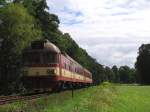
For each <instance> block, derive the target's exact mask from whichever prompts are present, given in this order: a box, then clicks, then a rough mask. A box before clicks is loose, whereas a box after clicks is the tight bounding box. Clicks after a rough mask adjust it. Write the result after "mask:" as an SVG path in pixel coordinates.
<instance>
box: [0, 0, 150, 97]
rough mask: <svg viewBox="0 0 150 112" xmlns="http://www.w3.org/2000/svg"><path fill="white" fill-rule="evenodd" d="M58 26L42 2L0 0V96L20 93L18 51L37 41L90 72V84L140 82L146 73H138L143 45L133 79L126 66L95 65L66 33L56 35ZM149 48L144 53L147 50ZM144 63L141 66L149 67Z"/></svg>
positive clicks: (53, 15) (39, 0)
mask: <svg viewBox="0 0 150 112" xmlns="http://www.w3.org/2000/svg"><path fill="white" fill-rule="evenodd" d="M59 24H60V21H59V18H58V16H57V15H55V14H52V13H50V10H49V7H48V6H47V3H46V0H13V1H12V0H10V1H9V0H0V88H1V89H0V94H4V93H5V94H11V93H16V92H19V91H21V90H22V88H23V87H22V83H21V80H20V79H21V76H22V73H21V68H22V51H23V49H24V48H25V47H26V46H28V45H29V44H30V43H31V42H32V41H34V40H37V39H48V40H50V41H51V42H52V43H54V44H55V45H57V46H58V47H59V48H60V49H61V51H62V52H66V53H67V54H68V55H70V56H71V57H72V58H73V59H75V60H76V61H77V62H79V63H80V64H81V65H82V66H84V67H85V68H87V69H88V70H90V71H91V72H92V74H93V80H94V84H99V83H101V82H103V81H110V82H114V83H136V82H139V81H141V80H140V79H142V78H140V74H141V73H143V70H145V69H146V68H143V69H140V66H142V64H144V62H143V63H142V64H140V61H141V58H142V57H144V56H145V55H144V54H143V52H146V51H144V50H143V49H144V48H143V46H144V45H143V46H142V47H141V48H140V50H139V55H140V54H141V55H142V56H139V57H138V58H137V63H136V68H137V69H138V70H137V71H138V75H136V74H137V73H136V70H135V69H133V68H130V67H128V66H121V67H119V68H118V67H117V66H113V67H112V68H110V67H108V66H104V65H102V64H99V63H98V62H97V61H96V59H94V58H92V57H91V56H90V55H88V53H87V52H86V50H84V49H82V48H81V47H80V46H79V45H78V44H77V43H76V42H75V41H74V40H73V39H72V37H71V36H70V35H69V33H63V32H62V31H60V30H59ZM149 46H150V45H148V49H150V47H149ZM147 53H149V50H148V51H147ZM147 57H150V55H149V54H148V55H146V56H145V58H147ZM139 60H140V61H139ZM148 62H149V61H146V62H145V63H147V65H148V66H149V63H148ZM146 70H147V71H148V70H149V69H146ZM146 76H147V75H144V76H143V77H146ZM146 79H147V77H146ZM143 80H144V78H143ZM143 80H142V81H143ZM142 81H141V82H142ZM145 81H146V80H145ZM149 81H150V80H148V81H147V83H148V82H149Z"/></svg>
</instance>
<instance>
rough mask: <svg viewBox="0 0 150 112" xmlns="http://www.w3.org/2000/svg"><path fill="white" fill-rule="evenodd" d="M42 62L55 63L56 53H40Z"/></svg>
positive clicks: (56, 60)
mask: <svg viewBox="0 0 150 112" xmlns="http://www.w3.org/2000/svg"><path fill="white" fill-rule="evenodd" d="M42 55H43V56H42V57H43V63H57V62H58V59H57V54H56V53H52V52H44V53H42Z"/></svg>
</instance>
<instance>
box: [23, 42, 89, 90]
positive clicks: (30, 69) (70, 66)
mask: <svg viewBox="0 0 150 112" xmlns="http://www.w3.org/2000/svg"><path fill="white" fill-rule="evenodd" d="M23 62H24V68H23V83H24V85H25V87H26V88H28V89H32V90H49V89H55V90H56V89H58V88H62V87H71V86H72V85H73V86H88V85H90V84H92V74H91V73H90V72H89V71H88V70H87V69H85V68H84V67H82V66H81V65H80V64H79V63H77V62H76V61H75V60H73V59H72V58H71V57H70V56H68V55H67V54H65V53H62V52H61V51H60V50H59V48H58V47H56V46H55V45H54V44H52V43H51V42H49V41H48V40H42V41H41V40H40V41H34V42H33V43H31V46H30V47H28V48H26V49H25V50H24V53H23Z"/></svg>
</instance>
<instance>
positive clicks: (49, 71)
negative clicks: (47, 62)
mask: <svg viewBox="0 0 150 112" xmlns="http://www.w3.org/2000/svg"><path fill="white" fill-rule="evenodd" d="M47 74H48V75H54V74H55V70H54V69H48V70H47Z"/></svg>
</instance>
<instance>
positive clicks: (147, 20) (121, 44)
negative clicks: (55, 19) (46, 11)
mask: <svg viewBox="0 0 150 112" xmlns="http://www.w3.org/2000/svg"><path fill="white" fill-rule="evenodd" d="M47 2H48V5H49V7H50V12H53V13H55V14H57V15H58V16H59V18H60V21H61V24H60V29H61V30H62V31H63V32H68V33H70V35H71V36H72V38H73V39H74V40H75V41H76V42H77V43H78V44H79V45H80V46H81V47H82V48H83V49H86V51H87V52H88V53H89V54H90V55H91V56H92V57H93V58H96V59H97V61H98V62H99V63H101V64H103V65H107V66H112V65H117V66H121V65H128V66H131V67H133V66H134V63H135V61H136V57H137V52H138V48H139V47H140V45H141V44H142V43H149V42H150V0H47Z"/></svg>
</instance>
